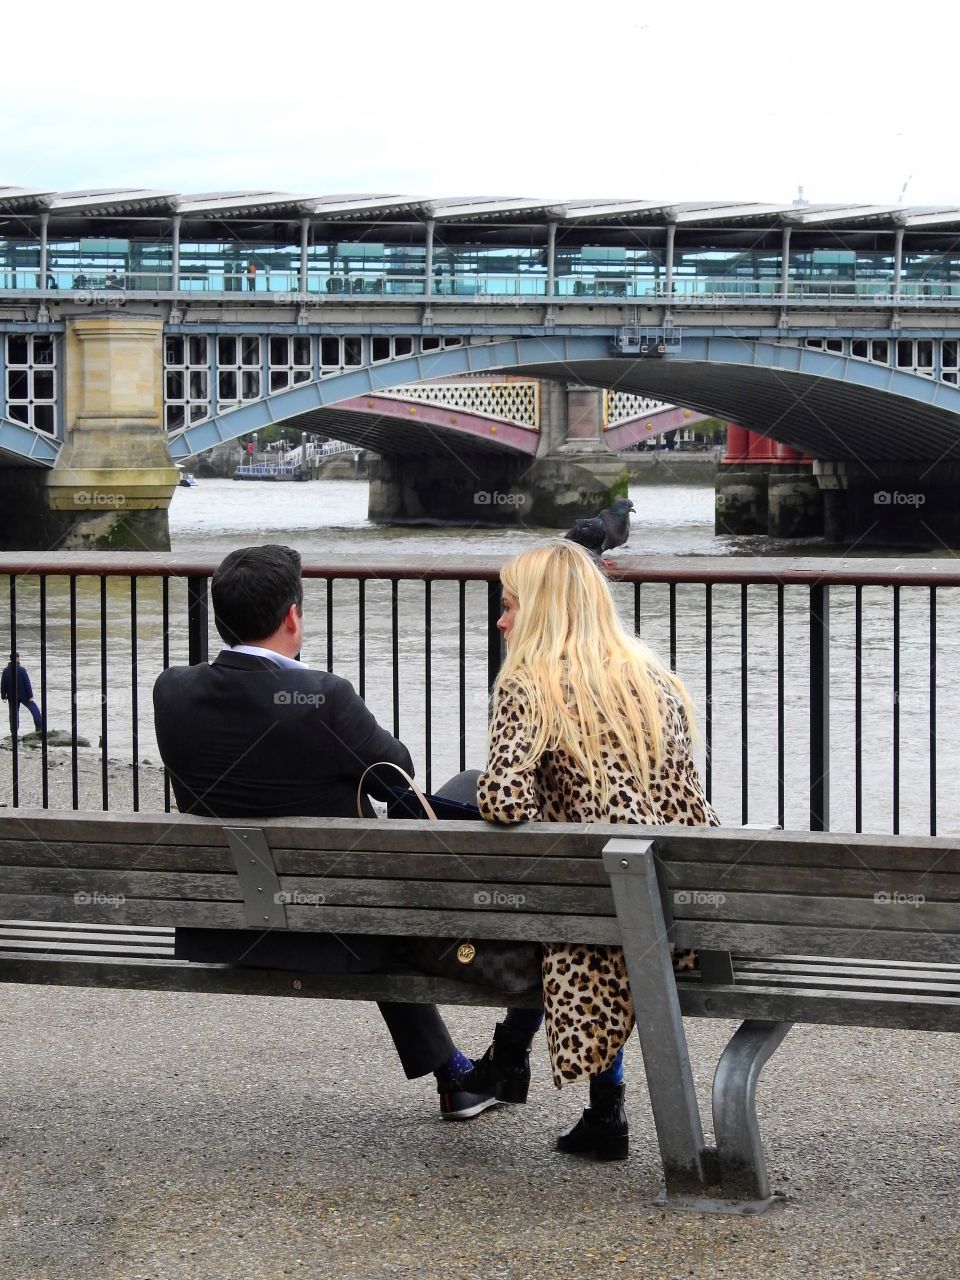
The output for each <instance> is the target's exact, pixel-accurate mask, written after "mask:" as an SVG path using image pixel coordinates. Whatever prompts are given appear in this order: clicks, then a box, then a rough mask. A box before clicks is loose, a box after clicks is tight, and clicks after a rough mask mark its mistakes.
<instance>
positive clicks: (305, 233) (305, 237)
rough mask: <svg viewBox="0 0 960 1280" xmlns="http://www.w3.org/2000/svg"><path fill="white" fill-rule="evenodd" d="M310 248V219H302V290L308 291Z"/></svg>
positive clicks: (302, 291) (303, 291)
mask: <svg viewBox="0 0 960 1280" xmlns="http://www.w3.org/2000/svg"><path fill="white" fill-rule="evenodd" d="M309 250H310V219H309V218H301V219H300V292H301V293H306V292H307V284H308V283H309V280H308V275H307V269H308V266H309V259H308V254H309Z"/></svg>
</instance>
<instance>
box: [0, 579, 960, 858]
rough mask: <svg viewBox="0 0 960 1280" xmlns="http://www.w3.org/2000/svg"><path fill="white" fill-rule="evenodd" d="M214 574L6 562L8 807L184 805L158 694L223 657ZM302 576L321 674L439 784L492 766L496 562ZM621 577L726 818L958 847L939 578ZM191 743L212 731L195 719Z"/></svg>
mask: <svg viewBox="0 0 960 1280" xmlns="http://www.w3.org/2000/svg"><path fill="white" fill-rule="evenodd" d="M214 567H215V566H214V564H213V563H212V562H206V561H204V560H201V559H189V558H184V557H177V556H172V555H148V554H144V555H139V556H130V557H127V558H125V557H122V556H114V555H99V556H84V555H82V554H80V553H65V554H52V555H35V556H31V555H25V554H20V555H10V554H7V555H3V556H0V617H2V618H4V619H6V625H5V626H4V627H3V628H2V630H0V644H2V646H3V652H4V654H6V653H7V652H19V654H20V659H21V663H22V664H23V665H24V666H25V667H26V668H27V669H28V671H29V673H30V675H31V678H32V679H33V682H34V686H35V689H36V690H37V694H36V696H37V701H38V704H39V710H40V713H41V716H42V722H43V726H44V728H43V731H42V733H41V734H40V736H39V738H37V739H36V740H35V741H36V746H33V747H31V746H30V745H28V743H27V742H26V741H20V740H19V739H17V740H13V741H10V740H7V741H6V742H5V743H4V744H3V752H2V753H0V791H2V792H3V794H2V797H0V798H2V800H3V801H4V802H5V803H7V804H11V805H13V806H14V807H17V806H20V807H56V808H70V807H73V808H88V809H98V808H103V809H108V808H112V809H121V810H122V809H139V808H149V809H159V808H164V807H166V808H169V807H170V786H169V780H168V779H167V778H166V776H165V774H164V772H163V771H162V769H161V768H160V767H159V757H158V754H157V749H156V741H155V737H154V733H153V721H152V710H151V700H150V691H151V688H152V685H153V682H154V680H155V678H156V676H157V674H158V673H159V671H160V670H161V669H163V668H164V667H166V666H169V665H171V664H179V663H186V662H201V661H205V660H207V659H208V658H209V657H211V656H212V655H213V654H214V653H215V652H216V649H217V647H218V644H219V642H218V639H217V637H216V634H215V633H214V632H213V630H212V617H211V611H210V605H209V583H210V577H211V575H212V573H213V569H214ZM304 579H305V602H304V612H305V622H306V642H305V648H304V657H305V658H306V659H307V660H308V661H309V662H310V663H311V665H313V666H314V667H319V668H321V669H322V668H325V669H327V670H333V671H336V672H337V673H338V674H340V675H343V676H345V677H347V678H348V679H350V680H351V681H352V682H353V683H354V685H355V686H356V687H357V689H358V690H359V692H360V693H361V695H363V696H364V697H365V698H366V699H367V701H368V704H369V705H370V706H371V709H372V710H373V711H374V713H375V714H376V716H377V718H378V719H379V720H380V722H381V723H382V724H384V725H386V726H387V727H388V728H390V729H391V730H392V732H393V733H395V734H396V735H397V736H399V737H400V738H402V739H403V740H404V741H405V742H406V743H407V745H408V746H409V747H410V749H411V752H412V754H413V756H414V760H415V763H416V767H417V772H418V774H419V775H420V777H421V778H424V779H425V780H426V783H427V786H428V787H435V786H436V785H438V784H439V783H440V782H441V781H442V779H443V778H444V777H445V776H449V775H450V774H452V773H454V772H456V771H457V770H458V769H461V768H465V767H472V766H476V767H482V765H483V763H484V761H485V753H486V723H487V712H488V691H489V687H490V684H491V682H492V680H493V678H494V677H495V675H496V672H497V670H498V668H499V665H500V661H501V648H500V636H499V633H498V631H497V629H496V620H497V617H498V614H499V595H500V593H499V585H498V567H497V565H496V564H495V563H493V562H489V561H484V562H472V563H471V562H467V561H464V562H462V563H460V564H450V563H444V564H442V565H434V566H430V567H426V568H424V567H421V566H413V565H406V566H404V565H399V566H393V567H384V566H377V567H374V566H362V565H347V564H340V565H332V564H323V563H318V562H309V561H308V562H307V563H306V565H305V567H304ZM612 579H613V590H614V594H615V596H616V598H617V601H618V605H619V607H620V610H621V613H622V616H623V617H624V619H625V620H626V621H627V622H628V623H629V624H630V625H631V626H633V627H634V628H636V630H637V631H638V633H639V634H640V635H641V636H642V637H643V638H644V639H645V641H646V642H647V643H648V644H650V645H651V647H652V648H653V649H654V650H655V651H656V652H658V653H659V654H660V655H661V656H662V658H663V659H664V661H666V662H668V663H669V665H670V666H671V667H673V668H674V669H675V670H676V671H677V672H678V674H679V675H680V676H681V677H682V679H683V680H684V682H685V683H686V685H687V687H688V689H689V691H690V693H691V695H692V697H693V700H694V703H695V705H696V707H697V708H698V716H699V728H700V748H699V750H700V752H701V756H702V767H703V772H704V779H705V782H706V786H707V790H708V793H709V794H710V795H711V797H712V799H713V802H714V804H715V805H716V806H717V808H718V811H719V812H720V815H721V818H722V820H724V821H726V822H730V823H741V822H748V821H749V822H768V823H779V824H780V825H788V826H790V827H794V828H796V827H807V826H809V827H811V828H813V829H819V828H826V827H829V828H832V829H834V830H849V831H861V830H866V831H880V830H893V831H899V830H902V831H906V832H912V833H916V834H922V833H925V832H929V833H930V834H935V833H937V832H941V833H943V832H950V831H960V791H958V789H957V788H956V787H955V786H954V785H953V781H954V778H955V776H956V773H957V769H958V766H960V675H958V672H960V591H958V588H960V572H958V571H956V570H955V569H952V568H951V566H950V563H949V562H948V561H943V562H937V561H914V562H911V563H909V564H908V565H906V566H897V565H894V564H890V563H887V562H884V561H869V560H864V561H860V562H859V563H858V562H835V561H825V562H811V563H808V564H807V565H805V566H803V567H798V565H797V562H795V561H794V562H786V561H776V560H759V561H758V560H749V561H748V560H746V559H737V558H730V559H727V558H720V557H717V558H712V557H705V558H703V559H702V560H694V561H691V560H690V559H682V560H681V559H677V560H673V559H647V560H635V561H634V562H633V563H631V564H629V565H628V566H627V567H624V568H623V569H620V570H616V571H613V572H612ZM21 716H22V717H25V718H26V724H25V725H24V724H22V725H21V729H22V730H23V729H26V728H28V727H31V726H30V719H29V712H28V711H27V710H23V711H22V712H21ZM4 728H6V726H4ZM55 730H62V731H64V732H65V733H66V735H67V738H66V741H67V743H68V745H67V746H57V745H54V744H55V742H57V741H60V739H58V738H57V737H55V735H54V731H55ZM183 731H184V733H191V734H197V735H201V736H202V734H203V732H204V726H203V723H202V721H200V720H199V719H197V718H196V717H195V715H194V712H193V709H192V708H191V707H189V706H185V707H184V708H183ZM80 737H83V738H85V739H86V740H87V742H88V743H89V744H90V745H89V746H82V745H78V738H80Z"/></svg>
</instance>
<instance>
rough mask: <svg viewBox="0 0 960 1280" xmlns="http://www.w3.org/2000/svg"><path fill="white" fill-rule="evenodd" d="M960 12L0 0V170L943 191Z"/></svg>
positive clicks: (512, 192)
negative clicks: (29, 0)
mask: <svg viewBox="0 0 960 1280" xmlns="http://www.w3.org/2000/svg"><path fill="white" fill-rule="evenodd" d="M958 31H960V5H958V4H956V3H946V2H944V3H940V2H939V0H938V2H936V3H932V2H931V0H925V3H923V4H922V5H917V6H908V5H902V4H901V5H898V6H896V7H895V8H894V7H893V6H888V5H886V4H884V3H882V0H880V2H879V3H878V2H876V0H875V2H874V3H872V4H860V3H849V0H830V2H829V3H824V2H823V0H805V2H804V3H802V4H800V5H792V6H790V7H789V8H788V7H787V6H785V5H780V4H777V3H776V2H775V0H766V3H756V2H754V0H727V2H725V3H719V2H714V3H710V4H707V3H703V0H686V2H684V3H678V2H677V0H665V2H664V3H662V4H659V5H656V4H650V3H645V4H639V3H636V2H634V3H623V2H622V0H591V3H588V4H571V3H569V0H566V2H564V0H554V3H553V4H550V5H541V4H536V5H534V4H529V3H527V2H526V0H473V3H463V0H444V2H443V3H437V2H436V0H426V2H424V3H419V4H418V3H416V0H408V3H406V4H403V3H398V2H397V0H390V2H389V3H384V2H383V0H364V2H362V3H354V4H348V3H343V2H342V0H341V2H340V3H336V4H331V3H329V0H326V2H324V0H320V2H319V3H318V2H317V0H313V3H309V4H298V3H295V2H294V0H287V2H286V3H282V4H273V5H269V4H268V5H264V4H263V3H262V0H261V2H260V3H256V4H252V3H244V2H243V0H234V2H233V3H223V2H222V0H221V2H220V3H217V4H208V3H205V0H192V2H190V3H184V2H183V0H165V2H164V3H161V4H159V5H152V6H149V7H148V6H138V5H136V4H131V3H130V0H124V2H123V3H115V2H114V0H93V2H92V3H84V4H72V5H70V6H69V8H68V7H66V6H65V5H64V4H63V3H62V0H51V3H48V4H45V5H44V6H42V8H37V9H34V8H33V7H32V6H29V5H20V6H16V7H15V8H14V7H12V6H9V7H7V8H6V10H5V13H4V18H3V48H4V56H3V72H2V75H0V185H14V186H21V185H22V186H39V187H45V188H47V189H53V190H61V191H66V190H72V189H80V188H86V187H110V186H138V187H139V186H143V187H154V188H161V189H166V190H171V191H179V192H206V191H214V190H248V189H249V190H264V189H267V190H283V191H291V192H296V193H299V194H306V195H321V194H335V193H348V192H380V193H388V192H389V193H403V194H410V195H423V196H449V195H491V196H494V195H502V196H543V197H545V198H550V199H554V198H556V199H562V198H575V197H583V196H601V197H602V196H623V197H637V198H643V199H661V198H662V199H672V200H684V199H698V198H703V199H711V200H715V199H725V198H730V199H735V200H762V201H771V202H787V203H789V202H790V201H791V200H792V199H793V198H794V197H795V195H796V193H797V187H798V185H800V184H802V185H803V188H804V194H805V196H806V198H807V199H808V200H810V201H811V202H813V203H817V202H821V201H822V202H834V201H851V202H857V203H860V202H866V203H891V204H893V203H896V202H897V200H898V198H899V197H900V195H901V191H902V189H903V186H904V183H907V188H906V192H905V194H904V196H903V202H904V203H905V204H941V203H944V204H960V179H958V177H957V147H956V137H957V128H958V116H957V106H956V71H955V65H956V61H955V60H956V55H957V48H958V40H957V36H958Z"/></svg>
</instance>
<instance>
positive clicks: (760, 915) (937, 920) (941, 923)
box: [668, 881, 960, 954]
mask: <svg viewBox="0 0 960 1280" xmlns="http://www.w3.org/2000/svg"><path fill="white" fill-rule="evenodd" d="M958 886H960V881H958ZM668 897H669V900H670V905H671V907H672V909H673V915H674V920H675V921H677V923H678V924H679V922H680V921H686V920H690V921H694V920H724V921H728V922H732V923H733V922H737V921H741V920H742V921H744V922H745V923H748V922H749V923H764V924H770V925H778V924H791V925H804V924H811V925H816V926H818V927H820V928H830V927H831V926H835V927H837V928H840V929H871V930H879V931H880V932H883V933H888V932H892V933H899V932H901V931H904V932H916V931H917V930H919V929H930V930H931V931H933V932H935V933H937V934H942V935H946V936H952V937H953V938H954V939H955V940H956V945H957V947H958V950H960V903H957V902H922V903H919V904H918V905H916V906H912V905H911V906H908V905H901V904H894V903H889V902H874V901H873V900H872V898H871V899H867V898H828V897H810V898H808V897H805V896H804V895H803V894H799V893H796V894H786V893H784V894H777V893H726V892H723V891H719V892H716V893H715V892H714V891H713V890H711V889H707V890H706V891H703V892H700V893H698V894H695V893H694V892H693V891H692V890H683V889H682V890H678V891H673V892H670V893H669V894H668ZM713 897H717V898H720V899H722V901H716V902H714V901H711V900H710V899H712V898H713ZM687 899H689V900H687ZM743 949H745V948H741V950H743ZM841 954H843V953H841Z"/></svg>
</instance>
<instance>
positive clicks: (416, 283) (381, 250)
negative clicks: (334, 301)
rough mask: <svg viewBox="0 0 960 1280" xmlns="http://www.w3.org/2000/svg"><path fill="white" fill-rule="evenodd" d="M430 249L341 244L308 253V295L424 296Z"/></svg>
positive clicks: (328, 244) (316, 247)
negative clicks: (428, 250) (425, 274)
mask: <svg viewBox="0 0 960 1280" xmlns="http://www.w3.org/2000/svg"><path fill="white" fill-rule="evenodd" d="M426 265H427V249H426V245H424V244H385V243H382V242H375V241H367V240H337V241H329V242H324V243H320V244H312V245H310V247H309V249H308V250H307V292H308V293H323V294H328V293H341V294H346V293H349V294H400V295H404V294H422V293H423V292H424V272H425V270H426Z"/></svg>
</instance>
